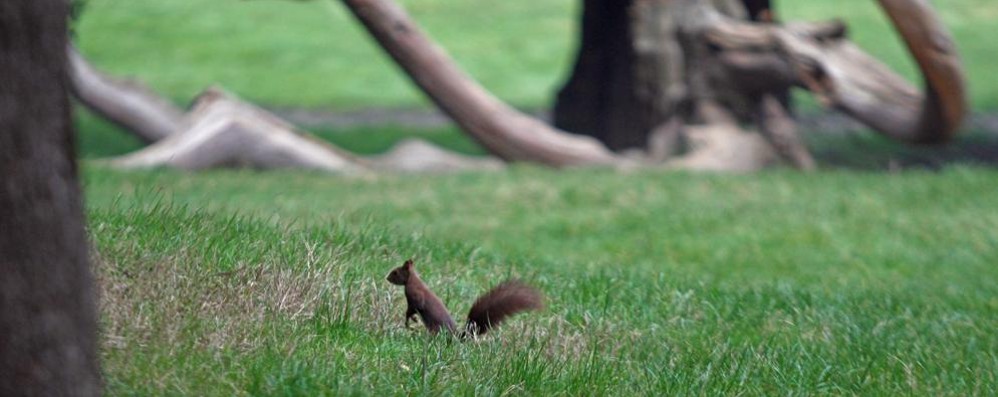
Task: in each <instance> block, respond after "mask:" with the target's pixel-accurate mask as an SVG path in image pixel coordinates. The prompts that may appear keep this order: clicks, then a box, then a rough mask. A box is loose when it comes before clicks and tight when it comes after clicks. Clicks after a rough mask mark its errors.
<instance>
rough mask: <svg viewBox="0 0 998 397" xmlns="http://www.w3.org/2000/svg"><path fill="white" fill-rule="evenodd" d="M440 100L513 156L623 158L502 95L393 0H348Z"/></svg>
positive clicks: (565, 162)
mask: <svg viewBox="0 0 998 397" xmlns="http://www.w3.org/2000/svg"><path fill="white" fill-rule="evenodd" d="M343 3H344V4H346V6H347V7H348V8H349V9H350V10H351V11H352V12H353V13H354V15H356V17H357V18H358V19H359V20H360V21H361V22H362V23H363V24H364V26H365V27H366V28H367V30H368V31H369V32H370V33H371V35H372V36H374V38H375V39H376V40H377V41H378V42H379V43H380V44H381V46H382V47H383V48H384V49H385V51H387V52H388V54H389V55H391V56H392V57H393V58H394V59H395V60H396V62H397V63H398V64H399V65H400V66H401V67H402V68H403V69H405V71H406V73H407V74H408V75H409V77H410V78H411V79H412V80H413V81H414V82H415V83H416V84H417V85H418V86H419V87H420V88H421V89H422V90H423V91H424V92H425V93H426V94H427V95H428V96H429V97H430V99H432V100H433V101H434V102H435V103H436V104H437V106H439V107H440V109H441V110H443V111H444V112H445V113H447V114H448V115H449V116H451V118H452V119H453V120H454V121H455V122H456V123H457V124H458V125H460V126H461V127H462V129H463V130H464V131H465V132H467V133H468V134H469V135H471V136H472V137H473V138H474V139H475V140H477V141H478V142H479V143H481V144H482V146H484V147H485V148H486V149H487V150H489V151H490V152H492V153H493V154H495V155H497V156H499V157H501V158H503V159H505V160H507V161H526V162H535V163H540V164H545V165H549V166H555V167H561V166H577V165H601V164H603V165H605V164H614V163H618V162H620V161H621V159H620V158H619V157H618V156H616V155H614V154H613V153H612V152H610V151H609V150H608V149H607V148H606V147H604V146H603V145H602V144H600V143H599V142H598V141H596V140H594V139H592V138H588V137H583V136H578V135H572V134H569V133H566V132H562V131H559V130H556V129H554V128H551V127H549V126H548V125H547V124H544V123H543V122H541V121H540V120H537V119H534V118H532V117H530V116H527V115H525V114H523V113H521V112H519V111H517V110H515V109H513V108H511V107H509V106H508V105H506V104H505V103H503V102H502V101H500V100H498V99H496V98H495V97H494V96H492V94H490V93H489V92H488V91H486V90H485V89H484V88H482V87H481V86H480V85H479V84H478V83H477V82H475V81H474V80H473V79H471V78H470V77H468V76H467V75H466V74H465V73H464V72H463V71H462V70H461V69H460V68H459V67H458V66H457V65H456V64H455V63H454V61H453V60H452V59H451V58H450V57H449V56H448V55H447V53H446V52H445V51H444V50H443V49H442V48H440V47H439V46H437V45H436V44H435V43H434V42H432V41H431V40H430V39H429V38H428V37H427V36H426V34H424V33H423V32H422V31H421V30H420V29H419V27H418V26H416V24H415V23H414V22H413V21H412V19H411V18H410V17H409V15H408V14H407V13H406V12H405V10H403V9H402V7H400V6H398V5H397V4H395V3H394V2H392V1H390V0H343Z"/></svg>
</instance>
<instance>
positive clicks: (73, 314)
mask: <svg viewBox="0 0 998 397" xmlns="http://www.w3.org/2000/svg"><path fill="white" fill-rule="evenodd" d="M67 13H68V10H67V4H66V2H65V1H62V0H5V1H2V2H0V268H2V270H0V274H2V275H0V395H4V396H13V395H32V396H33V395H74V396H91V395H98V394H100V380H99V371H98V366H97V351H96V337H97V313H96V307H95V302H94V299H95V289H94V285H93V277H92V275H91V271H90V268H89V265H88V260H87V256H88V249H87V243H86V236H85V231H84V223H83V208H82V203H81V198H80V188H79V185H78V183H77V176H76V174H77V169H76V165H75V162H74V150H73V133H72V124H71V118H70V113H69V111H70V110H69V99H68V97H67V92H68V89H69V82H68V75H67V69H66V61H67V60H66V44H67V43H66V40H67V30H66V22H67V18H68V14H67Z"/></svg>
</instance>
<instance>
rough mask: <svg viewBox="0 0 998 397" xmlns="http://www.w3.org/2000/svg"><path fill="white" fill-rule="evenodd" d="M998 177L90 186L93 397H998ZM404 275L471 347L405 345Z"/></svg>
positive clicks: (561, 176) (526, 172) (154, 179)
mask: <svg viewBox="0 0 998 397" xmlns="http://www.w3.org/2000/svg"><path fill="white" fill-rule="evenodd" d="M996 178H998V173H996V172H995V171H993V170H986V169H978V168H963V167H957V168H950V169H947V170H946V171H944V172H941V173H925V172H907V173H902V174H896V175H892V174H883V173H867V174H861V173H848V172H822V173H818V174H816V175H801V174H798V173H795V172H785V171H772V172H767V173H762V174H758V175H753V176H711V175H691V174H677V173H671V174H661V173H633V174H618V173H614V172H609V171H598V170H577V171H570V172H555V171H546V170H540V169H534V168H528V167H522V168H516V169H514V170H512V171H511V172H508V173H499V174H461V175H450V176H385V177H379V178H375V179H347V178H334V177H329V176H325V175H318V174H310V173H297V172H270V173H264V174H261V173H254V172H232V171H218V172H206V173H201V174H196V175H192V174H184V173H177V172H166V171H149V172H132V173H123V172H116V171H111V170H106V169H101V168H97V167H94V166H90V167H86V172H85V181H86V189H87V193H88V206H89V213H90V228H91V232H92V235H93V239H94V240H95V246H96V252H97V254H96V255H97V258H98V260H97V262H98V263H99V270H98V272H99V274H100V279H101V284H102V326H103V342H102V343H103V349H102V352H103V353H102V354H103V364H104V368H105V373H106V377H107V385H108V391H109V394H112V395H170V394H179V395H346V394H373V395H384V394H431V395H437V394H441V393H454V394H488V395H493V394H504V393H507V394H508V393H512V394H539V395H549V394H556V393H561V394H568V395H579V394H593V395H600V394H602V395H606V394H613V395H629V394H631V393H641V394H650V395H676V394H703V395H718V394H734V393H742V394H750V395H778V394H805V395H810V394H823V393H828V394H862V395H878V394H879V395H898V394H909V393H910V394H916V395H932V396H936V395H975V394H977V395H994V394H995V393H998V379H996V374H998V336H996V335H995V333H994V330H995V329H998V317H996V316H995V315H994V313H995V312H996V310H998V269H996V267H995V263H998V213H996V212H995V211H994V210H993V209H994V208H995V207H996V206H998V190H996V189H995V188H994V186H995V184H994V181H995V180H996ZM410 256H413V257H416V258H417V259H418V262H419V266H420V267H421V269H422V273H423V275H424V278H425V279H426V280H427V281H428V283H429V284H430V286H431V287H432V288H434V289H435V290H436V291H437V292H438V294H440V296H441V297H442V299H443V300H444V302H446V303H447V305H448V307H449V308H450V309H451V310H453V311H454V312H455V314H456V315H457V316H461V315H462V314H463V312H464V310H467V308H468V307H469V305H470V303H471V301H472V300H473V299H474V297H475V296H477V294H478V293H480V292H482V291H484V290H485V289H486V288H487V287H489V286H490V285H492V284H494V283H496V282H498V281H499V280H500V279H503V278H505V277H507V276H509V275H515V276H520V277H523V278H525V279H527V280H530V282H531V283H534V284H535V285H537V286H539V287H540V288H541V289H542V290H543V291H544V292H545V293H546V294H547V295H548V298H549V302H548V303H549V308H548V309H547V310H545V311H544V312H541V313H539V314H528V315H524V316H522V317H518V318H516V319H514V321H513V322H511V323H509V324H506V325H505V326H504V327H501V328H500V329H499V331H498V332H496V333H495V334H494V335H492V336H491V337H489V338H487V339H485V340H483V341H480V342H476V343H455V342H453V341H450V340H448V339H446V338H436V339H428V338H426V337H424V334H422V333H421V332H415V331H409V330H405V329H403V328H402V326H401V324H402V313H403V311H404V299H403V297H402V291H401V290H400V289H398V288H396V287H394V286H391V285H389V284H388V283H387V282H386V281H384V279H383V277H384V275H385V273H386V272H387V271H388V270H389V269H390V268H391V267H393V266H395V265H397V264H398V263H400V262H401V261H402V260H404V259H405V258H408V257H410Z"/></svg>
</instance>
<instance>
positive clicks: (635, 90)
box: [553, 0, 669, 150]
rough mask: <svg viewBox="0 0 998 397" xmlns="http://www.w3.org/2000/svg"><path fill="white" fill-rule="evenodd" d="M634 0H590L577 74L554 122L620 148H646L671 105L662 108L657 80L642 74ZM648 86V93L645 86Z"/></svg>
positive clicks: (562, 95)
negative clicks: (638, 65) (636, 35)
mask: <svg viewBox="0 0 998 397" xmlns="http://www.w3.org/2000/svg"><path fill="white" fill-rule="evenodd" d="M634 4H635V1H634V0H585V1H584V5H583V11H582V26H581V39H580V42H579V50H578V56H577V58H576V62H575V67H574V69H573V72H572V75H571V77H570V78H569V79H568V81H567V82H566V83H565V85H564V87H562V89H561V91H559V92H558V97H557V100H556V101H555V105H554V114H553V117H554V125H555V126H556V127H558V128H560V129H563V130H566V131H570V132H574V133H578V134H582V135H588V136H592V137H594V138H596V139H599V140H600V141H601V142H603V143H604V144H605V145H606V146H607V147H609V148H610V149H613V150H620V149H625V148H630V147H644V146H645V144H646V143H647V141H648V133H649V132H650V131H651V130H652V128H653V127H655V126H657V125H658V124H660V123H662V122H663V121H664V120H665V117H666V116H667V114H666V112H667V111H668V110H669V109H668V106H656V105H655V104H653V103H652V102H653V99H654V98H655V97H656V96H657V94H658V92H655V91H658V90H657V89H656V86H657V85H658V84H657V83H658V82H656V81H649V80H647V77H663V76H647V75H645V76H642V75H640V74H639V71H638V68H637V67H636V65H637V64H638V61H639V55H638V53H637V52H636V51H635V47H634V45H632V43H633V39H634V36H633V35H632V28H637V26H636V24H634V23H632V21H635V19H633V18H631V15H632V14H631V13H630V10H631V9H632V6H633V5H634ZM642 89H644V92H641V90H642Z"/></svg>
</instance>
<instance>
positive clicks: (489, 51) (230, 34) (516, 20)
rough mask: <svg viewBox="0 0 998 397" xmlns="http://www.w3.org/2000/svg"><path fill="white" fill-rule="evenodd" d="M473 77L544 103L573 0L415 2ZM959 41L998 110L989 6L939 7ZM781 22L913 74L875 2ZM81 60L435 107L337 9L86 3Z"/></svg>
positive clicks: (273, 98)
mask: <svg viewBox="0 0 998 397" xmlns="http://www.w3.org/2000/svg"><path fill="white" fill-rule="evenodd" d="M402 3H403V4H404V5H405V6H406V7H407V9H408V10H409V11H410V12H411V13H412V14H413V16H414V17H415V18H416V20H417V21H418V22H419V23H420V24H421V25H422V26H423V27H425V29H426V30H427V31H429V33H430V34H431V35H432V36H433V37H434V39H436V40H438V41H439V42H440V43H441V44H442V45H443V46H444V47H445V48H446V49H447V50H448V51H449V52H450V53H451V54H452V55H453V56H454V57H455V58H456V59H457V60H458V62H459V63H460V64H461V65H462V66H463V67H464V68H466V70H468V72H469V73H470V74H471V75H472V76H474V77H475V78H477V79H478V80H479V81H481V82H482V83H483V84H484V85H485V87H487V88H488V89H490V90H491V91H493V92H495V93H496V94H497V95H499V96H500V97H501V98H503V99H505V100H507V101H509V102H511V103H513V104H516V105H518V106H528V107H537V106H547V105H548V104H549V103H550V101H551V98H552V95H553V93H554V91H555V89H556V88H557V87H558V85H559V84H560V82H561V81H562V79H564V78H565V77H566V74H567V72H568V70H569V67H570V65H571V62H572V59H571V58H572V56H573V52H574V45H575V44H574V40H575V29H576V26H575V21H574V19H575V15H576V14H577V13H578V10H577V8H578V5H577V3H578V1H574V0H546V1H522V0H517V1H506V2H485V1H482V0H472V1H455V0H407V1H403V2H402ZM934 4H935V5H936V6H937V8H938V9H939V10H940V12H941V15H942V18H943V21H944V22H945V23H946V25H947V26H949V27H950V29H952V31H953V33H954V35H955V36H956V41H957V44H958V47H959V49H960V50H961V53H962V54H963V57H964V63H965V65H966V69H967V74H968V77H969V80H970V84H969V89H970V96H971V100H972V104H973V107H974V108H975V109H979V110H993V109H996V108H998V83H996V82H998V79H994V78H992V77H991V70H992V69H993V68H992V66H993V65H992V62H991V61H990V59H991V56H990V54H991V53H992V52H993V48H994V46H993V45H992V38H993V37H995V35H996V34H998V29H996V28H995V24H994V23H993V20H994V19H995V18H996V17H998V3H995V2H993V1H990V0H945V1H943V0H937V1H935V2H934ZM779 7H780V9H781V12H782V13H783V14H784V16H785V18H786V19H788V20H791V19H807V20H818V19H829V18H833V17H842V18H844V19H845V20H846V21H847V22H848V23H849V25H850V29H851V32H852V35H853V37H854V38H855V40H856V41H857V42H858V43H859V44H860V45H861V46H862V47H864V48H865V49H867V50H868V51H869V52H870V53H872V54H873V55H875V56H877V57H879V58H881V59H883V60H885V61H886V63H887V64H888V65H890V66H892V67H894V68H895V69H896V70H899V71H901V72H902V73H903V74H904V75H906V76H908V77H914V73H913V68H912V66H911V65H912V63H911V61H910V60H909V59H908V56H907V55H906V54H905V53H904V51H903V50H902V49H901V46H900V45H899V43H898V41H897V40H896V37H895V36H894V34H893V32H892V31H891V30H890V28H889V27H888V25H887V22H886V20H885V18H884V17H883V15H882V13H881V12H880V11H879V10H878V9H877V7H876V5H875V4H874V2H873V1H869V0H834V1H833V0H828V1H782V2H779ZM78 32H79V44H80V46H81V47H82V49H83V52H84V53H85V54H86V55H88V56H89V57H91V58H92V59H93V61H94V62H95V63H96V64H98V65H99V66H100V67H102V68H105V69H107V70H108V71H110V72H113V73H116V74H121V75H134V76H137V77H139V78H141V79H142V80H145V81H147V82H148V83H149V84H151V85H152V86H153V87H154V88H155V89H156V90H158V91H160V92H163V93H165V94H166V95H168V96H169V97H170V98H173V99H174V100H176V101H177V102H179V103H186V102H187V101H189V100H190V99H191V98H192V97H193V96H194V95H195V94H196V93H198V92H199V91H200V90H202V89H203V88H204V87H206V86H208V85H209V84H212V83H215V82H218V83H221V84H222V85H224V86H226V87H227V88H229V89H231V90H233V91H235V92H237V93H239V94H241V95H244V96H246V97H247V98H249V99H251V100H254V101H259V102H264V103H271V104H280V105H287V106H306V107H331V108H358V107H365V106H390V107H393V106H402V107H412V106H429V104H428V103H427V102H426V101H425V100H424V99H423V98H422V96H421V94H419V93H418V92H416V91H415V90H414V89H413V88H412V86H411V84H410V83H409V82H408V81H407V80H406V78H405V77H404V76H403V75H402V74H401V73H400V72H399V71H398V70H397V68H396V67H395V66H394V65H392V64H391V62H389V61H388V59H387V58H386V57H385V56H384V55H383V54H382V53H381V50H380V49H379V48H377V46H376V45H374V44H373V42H372V40H371V39H370V38H369V37H368V36H367V35H366V34H365V33H364V32H363V31H362V29H360V28H359V27H358V26H357V24H356V23H355V22H354V21H353V20H352V18H351V17H350V16H349V15H348V13H347V12H346V10H345V8H344V7H343V6H342V5H341V4H339V2H336V1H333V0H320V1H312V2H292V1H279V0H255V1H244V0H218V1H204V0H170V1H154V0H128V1H125V0H89V1H88V7H87V10H86V12H85V13H84V16H83V19H82V21H81V24H80V27H79V30H78Z"/></svg>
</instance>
